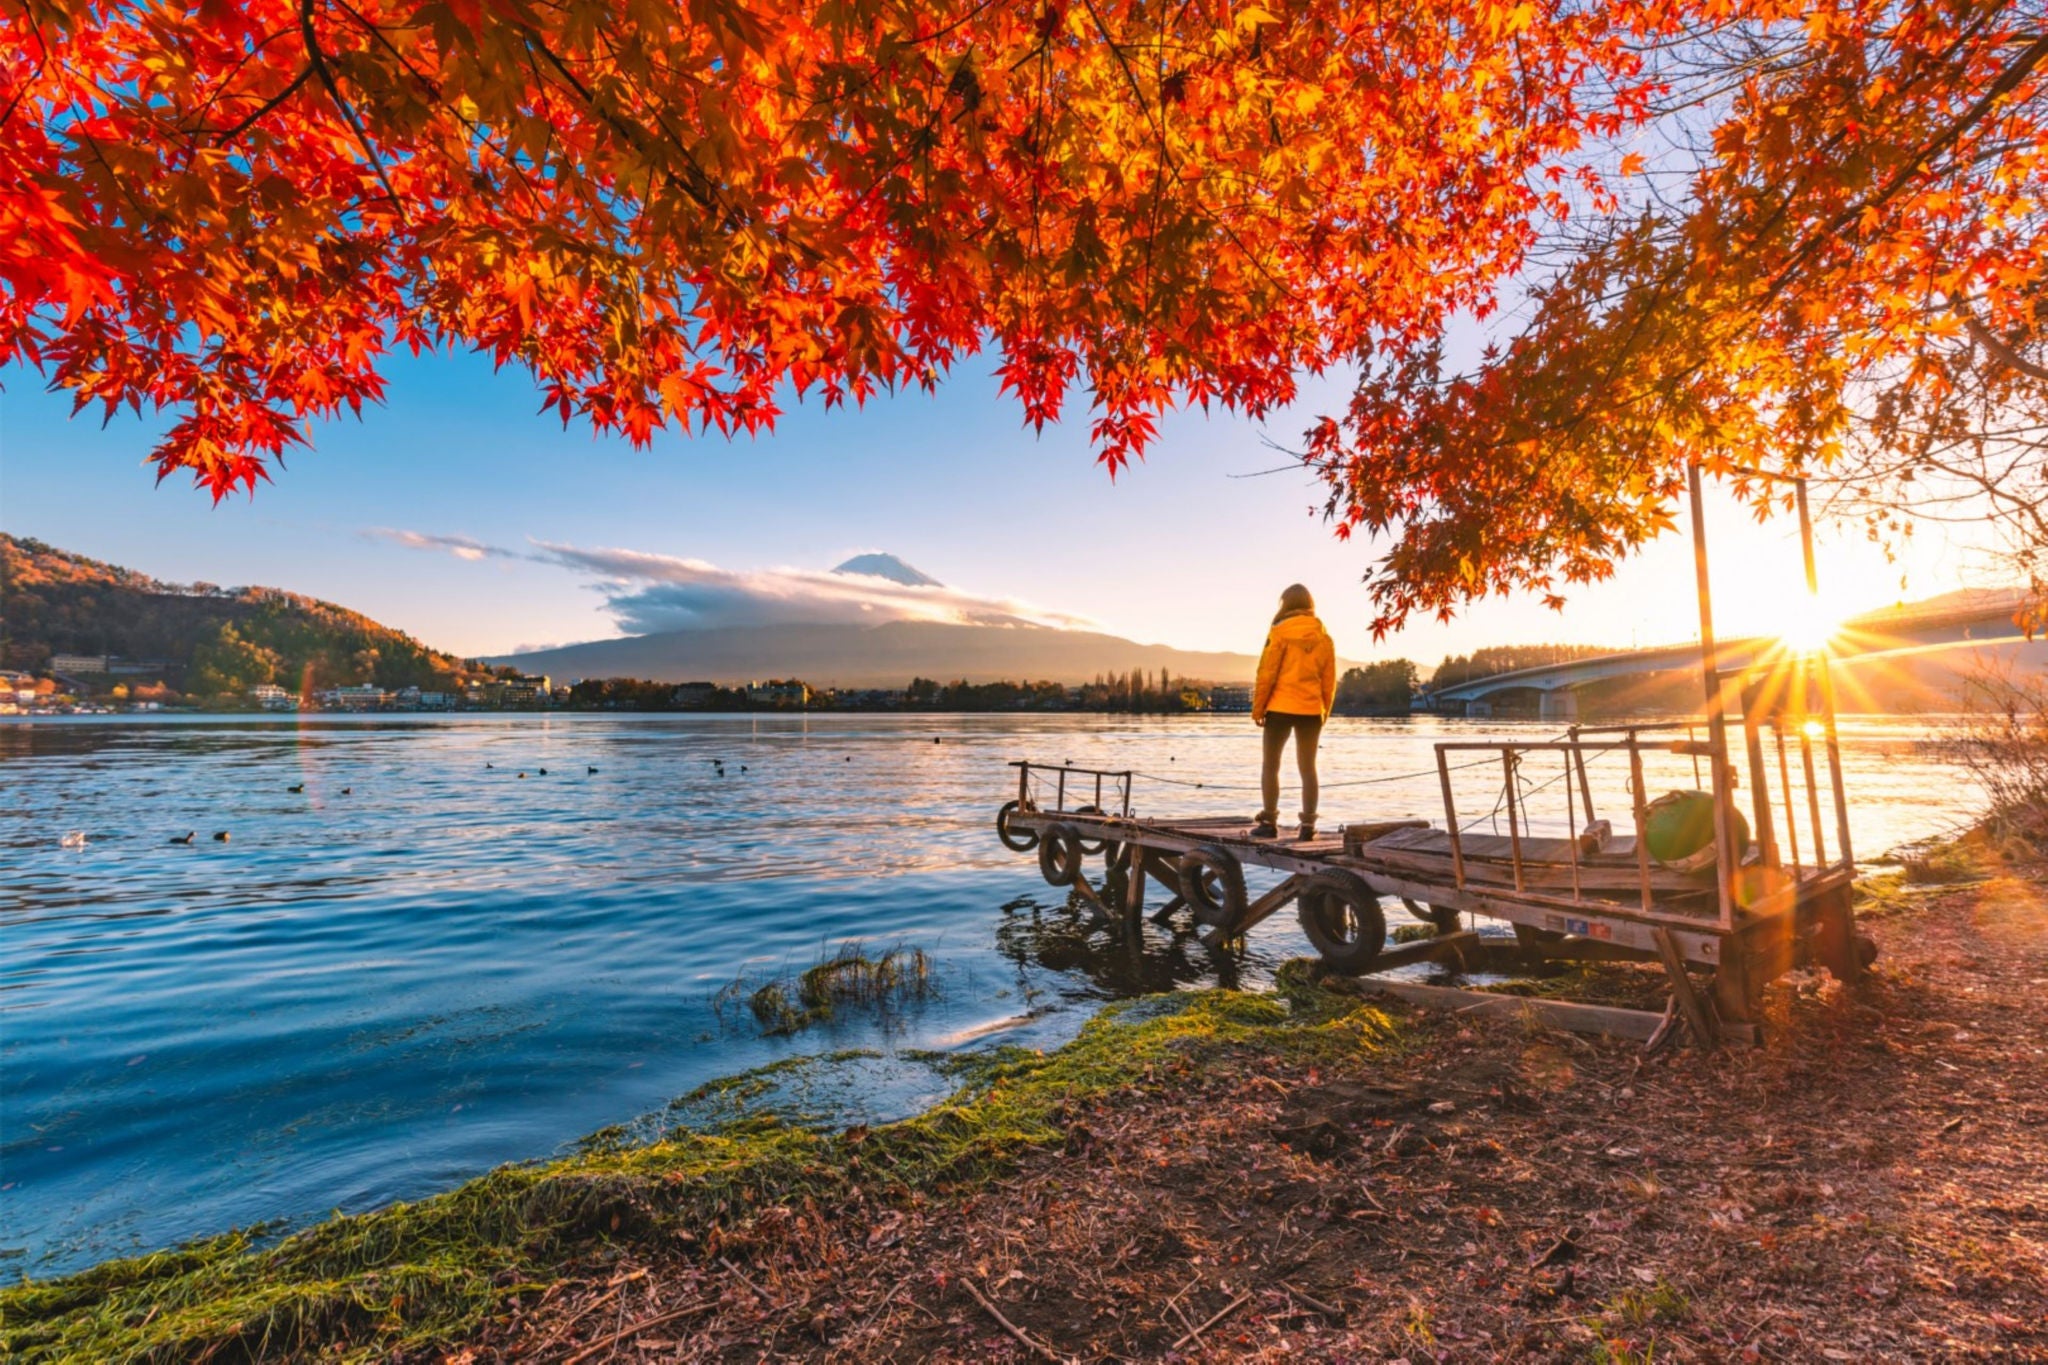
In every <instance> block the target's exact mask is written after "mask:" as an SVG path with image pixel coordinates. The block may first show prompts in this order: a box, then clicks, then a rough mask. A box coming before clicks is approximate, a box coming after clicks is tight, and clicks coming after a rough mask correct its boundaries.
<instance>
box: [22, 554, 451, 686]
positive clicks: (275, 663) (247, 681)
mask: <svg viewBox="0 0 2048 1365" xmlns="http://www.w3.org/2000/svg"><path fill="white" fill-rule="evenodd" d="M55 654H94V655H97V654H108V655H115V656H119V657H121V658H124V659H128V660H161V661H162V662H163V663H164V665H165V667H164V668H163V669H162V670H161V676H162V678H163V679H164V680H165V681H167V682H169V683H170V684H171V686H172V687H174V688H176V689H178V690H179V691H182V692H187V693H190V694H193V695H195V696H213V695H219V694H240V693H242V692H245V691H246V690H247V689H249V688H251V687H254V686H256V685H257V684H259V683H267V682H275V683H279V684H281V685H283V686H285V687H289V688H292V689H293V690H300V689H302V688H318V687H332V686H336V685H339V684H346V683H376V684H377V685H379V686H381V687H386V688H398V687H407V686H414V687H422V688H436V687H449V686H452V685H454V684H455V683H456V682H458V681H459V680H460V679H461V678H462V676H463V675H464V668H463V665H462V663H461V661H460V660H457V659H455V658H453V657H451V656H449V655H447V654H443V653H441V652H439V651H438V650H433V649H429V648H427V647H426V646H425V645H423V644H421V643H420V642H419V641H417V640H415V639H413V638H412V637H411V636H409V635H405V634H402V633H400V632H398V631H395V630H392V629H390V628H389V627H386V626H382V625H379V624H378V623H377V622H375V621H372V620H371V619H370V618H369V617H367V616H363V615H360V614H359V613H357V612H353V611H349V610H348V609H347V608H345V607H338V606H335V605H334V604H333V603H331V602H323V601H320V600H319V599H318V598H313V597H302V596H300V595H299V594H297V593H289V592H281V591H279V590H278V589H276V588H222V587H217V586H215V585H214V584H211V583H191V584H176V583H161V582H158V581H157V580H155V579H153V578H150V577H149V576H147V575H146V574H140V573H136V572H135V571H134V570H132V569H124V568H121V567H119V566H118V565H113V564H105V563H102V562H100V561H99V560H96V559H87V558H86V557H85V556H83V555H75V554H71V553H69V552H68V551H65V550H59V549H57V548H55V547H54V546H50V545H46V544H44V543H43V542H41V541H39V540H29V539H17V538H16V537H13V536H8V535H0V657H4V661H5V666H6V667H9V668H21V669H41V668H43V667H45V666H46V665H47V663H48V661H49V659H50V657H51V656H52V655H55ZM479 671H481V670H479Z"/></svg>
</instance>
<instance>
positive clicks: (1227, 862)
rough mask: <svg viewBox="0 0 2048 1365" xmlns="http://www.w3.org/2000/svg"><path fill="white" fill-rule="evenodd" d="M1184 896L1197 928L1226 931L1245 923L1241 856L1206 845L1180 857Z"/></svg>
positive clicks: (1181, 884)
mask: <svg viewBox="0 0 2048 1365" xmlns="http://www.w3.org/2000/svg"><path fill="white" fill-rule="evenodd" d="M1174 871H1175V872H1177V873H1178V874H1179V875H1180V894H1181V896H1182V898H1183V899H1185V900H1186V901H1187V903H1188V908H1189V909H1190V910H1192V911H1193V912H1194V916H1195V922H1196V923H1197V924H1206V925H1208V926H1209V927H1210V928H1212V929H1224V928H1228V927H1230V926H1231V925H1234V924H1237V923H1238V922H1239V921H1241V920H1243V919H1244V911H1245V906H1246V905H1247V904H1248V901H1247V898H1246V896H1245V894H1244V865H1243V864H1242V863H1240V862H1238V860H1237V855H1236V854H1235V853H1232V852H1231V851H1230V850H1229V849H1227V848H1219V847H1217V846H1216V845H1215V844H1203V845H1202V846H1201V847H1200V848H1191V849H1189V850H1188V851H1187V852H1186V853H1183V854H1181V855H1180V859H1179V861H1178V862H1176V863H1175V864H1174Z"/></svg>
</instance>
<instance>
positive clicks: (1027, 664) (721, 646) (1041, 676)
mask: <svg viewBox="0 0 2048 1365" xmlns="http://www.w3.org/2000/svg"><path fill="white" fill-rule="evenodd" d="M489 662H491V663H495V664H510V665H512V666H513V667H515V668H518V669H520V670H522V671H525V672H531V673H547V674H549V675H551V676H553V677H557V678H609V677H630V678H649V679H654V680H656V681H660V682H694V681H700V680H701V681H705V682H723V683H729V682H740V681H746V680H749V679H761V678H801V679H803V680H804V681H805V682H807V683H810V684H811V685H813V686H815V687H840V688H848V687H855V688H871V687H873V688H899V687H902V686H904V685H905V684H907V683H908V682H909V681H910V680H911V679H912V678H917V677H923V678H932V679H934V680H937V681H940V682H957V681H965V682H972V683H985V682H1001V681H1004V680H1026V679H1029V680H1034V681H1047V682H1058V683H1065V684H1068V685H1077V684H1080V683H1085V682H1090V681H1092V680H1094V679H1095V678H1096V677H1097V676H1099V675H1101V674H1105V673H1125V672H1128V671H1130V670H1131V669H1133V668H1141V669H1144V670H1146V671H1147V672H1151V673H1156V672H1158V671H1159V670H1160V669H1162V668H1163V669H1166V670H1167V671H1168V672H1170V673H1172V674H1173V675H1174V676H1175V677H1181V678H1194V679H1200V680H1203V681H1206V682H1218V683H1248V682H1250V681H1251V680H1252V675H1253V674H1254V673H1255V672H1257V670H1258V662H1259V661H1258V658H1257V656H1256V655H1252V654H1236V653H1229V652H1223V651H1216V652H1207V651H1198V650H1185V649H1174V648H1172V647H1171V646H1168V645H1141V644H1138V643H1136V642H1135V641H1132V640H1126V639H1123V638H1121V637H1119V636H1115V635H1106V634H1102V633H1099V632H1096V631H1085V630H1060V629H1055V628H1053V627H1050V626H1036V625H1028V624H1021V623H1020V624H1014V625H955V624H951V623H947V622H940V621H888V622H884V623H882V624H880V625H872V626H866V625H780V626H726V627H718V628H713V629H701V630H669V631H661V632H658V633H656V634H653V635H630V636H626V637H623V638H621V639H616V640H592V641H590V642H589V643H587V644H577V645H564V646H562V647H560V648H557V649H541V650H531V651H528V652H526V653H521V654H507V655H500V656H498V657H495V658H492V659H490V660H489ZM1348 666H1349V665H1348V664H1340V667H1348Z"/></svg>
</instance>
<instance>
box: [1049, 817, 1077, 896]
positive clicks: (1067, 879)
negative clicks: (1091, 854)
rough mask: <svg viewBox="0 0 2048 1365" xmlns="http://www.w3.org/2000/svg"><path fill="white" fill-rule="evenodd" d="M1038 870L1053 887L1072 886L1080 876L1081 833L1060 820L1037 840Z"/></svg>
mask: <svg viewBox="0 0 2048 1365" xmlns="http://www.w3.org/2000/svg"><path fill="white" fill-rule="evenodd" d="M1038 870H1039V872H1040V874H1042V875H1043V876H1044V877H1045V880H1046V881H1047V882H1048V883H1050V884H1051V885H1053V886H1072V885H1073V884H1074V882H1075V881H1076V880H1077V879H1078V878H1079V877H1080V875H1081V831H1079V830H1077V829H1075V828H1074V827H1073V826H1072V825H1070V824H1068V823H1067V822H1066V821H1064V820H1061V821H1059V822H1057V823H1055V824H1050V825H1047V826H1046V827H1045V833H1044V834H1042V835H1040V836H1039V839H1038Z"/></svg>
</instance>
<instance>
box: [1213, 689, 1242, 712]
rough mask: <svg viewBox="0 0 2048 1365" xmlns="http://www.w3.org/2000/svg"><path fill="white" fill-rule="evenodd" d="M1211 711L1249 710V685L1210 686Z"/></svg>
mask: <svg viewBox="0 0 2048 1365" xmlns="http://www.w3.org/2000/svg"><path fill="white" fill-rule="evenodd" d="M1209 709H1210V710H1211V711H1249V710H1251V709H1252V690H1251V689H1250V688H1249V687H1212V688H1210V689H1209Z"/></svg>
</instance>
